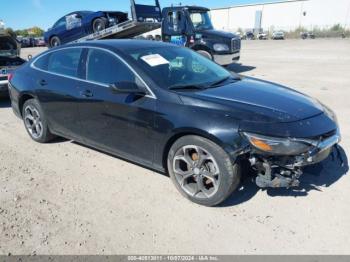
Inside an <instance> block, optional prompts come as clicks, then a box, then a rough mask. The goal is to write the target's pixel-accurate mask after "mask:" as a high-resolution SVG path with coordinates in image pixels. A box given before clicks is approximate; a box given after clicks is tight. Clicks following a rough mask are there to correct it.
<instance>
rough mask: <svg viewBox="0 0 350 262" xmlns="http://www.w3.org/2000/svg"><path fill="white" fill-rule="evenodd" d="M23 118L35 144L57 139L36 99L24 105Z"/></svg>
mask: <svg viewBox="0 0 350 262" xmlns="http://www.w3.org/2000/svg"><path fill="white" fill-rule="evenodd" d="M22 116H23V122H24V126H25V128H26V130H27V133H28V134H29V136H30V137H31V138H32V139H33V140H34V141H35V142H38V143H47V142H49V141H51V140H52V139H54V138H55V136H54V135H53V134H51V132H50V130H49V127H48V124H47V120H46V117H45V114H44V112H43V111H42V109H41V106H40V104H39V102H38V101H37V100H36V99H29V100H27V101H26V102H25V103H24V105H23V109H22Z"/></svg>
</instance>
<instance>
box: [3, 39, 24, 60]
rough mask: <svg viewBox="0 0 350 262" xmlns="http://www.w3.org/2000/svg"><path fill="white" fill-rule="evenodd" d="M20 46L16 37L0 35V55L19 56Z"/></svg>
mask: <svg viewBox="0 0 350 262" xmlns="http://www.w3.org/2000/svg"><path fill="white" fill-rule="evenodd" d="M19 53H20V47H19V44H18V42H17V40H16V39H14V38H13V37H11V36H10V35H5V34H4V35H0V57H16V56H19Z"/></svg>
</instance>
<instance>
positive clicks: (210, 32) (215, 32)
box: [198, 29, 238, 40]
mask: <svg viewBox="0 0 350 262" xmlns="http://www.w3.org/2000/svg"><path fill="white" fill-rule="evenodd" d="M198 32H199V33H201V34H202V35H203V36H206V37H208V38H211V39H215V40H217V38H218V37H219V38H228V39H232V38H235V37H237V38H238V36H237V35H235V34H233V33H229V32H225V31H220V30H215V29H210V30H200V31H198Z"/></svg>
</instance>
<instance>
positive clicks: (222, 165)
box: [167, 135, 241, 206]
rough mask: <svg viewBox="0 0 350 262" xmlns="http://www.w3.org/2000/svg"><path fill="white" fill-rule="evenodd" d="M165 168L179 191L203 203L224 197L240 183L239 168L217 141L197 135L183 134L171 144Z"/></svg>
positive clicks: (192, 199) (215, 203) (196, 201)
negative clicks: (166, 167)
mask: <svg viewBox="0 0 350 262" xmlns="http://www.w3.org/2000/svg"><path fill="white" fill-rule="evenodd" d="M167 165H168V171H169V174H170V177H171V180H172V182H173V183H174V184H175V186H176V188H177V189H178V191H179V192H180V193H181V194H182V195H183V196H184V197H186V198H187V199H189V200H191V201H192V202H194V203H197V204H200V205H204V206H215V205H218V204H220V203H221V202H223V201H224V200H226V199H227V198H228V197H229V196H230V195H231V194H232V193H233V191H235V190H236V189H237V187H238V185H239V184H240V180H241V168H240V165H239V164H232V162H231V158H230V156H229V155H228V154H227V153H226V152H225V151H224V150H223V149H222V148H221V147H220V146H219V145H217V144H215V143H214V142H212V141H211V140H208V139H206V138H203V137H199V136H193V135H191V136H184V137H181V138H180V139H178V140H177V141H176V142H175V143H174V144H173V145H172V147H171V148H170V151H169V154H168V161H167Z"/></svg>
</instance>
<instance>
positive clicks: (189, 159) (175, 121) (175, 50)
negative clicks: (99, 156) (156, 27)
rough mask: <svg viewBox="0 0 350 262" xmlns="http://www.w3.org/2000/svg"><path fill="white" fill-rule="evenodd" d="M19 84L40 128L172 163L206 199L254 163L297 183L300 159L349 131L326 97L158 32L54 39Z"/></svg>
mask: <svg viewBox="0 0 350 262" xmlns="http://www.w3.org/2000/svg"><path fill="white" fill-rule="evenodd" d="M10 95H11V100H12V107H13V110H14V112H15V113H16V114H17V116H19V117H20V118H22V119H23V121H24V126H25V128H26V130H27V131H28V134H29V135H30V137H31V138H32V139H33V140H35V141H37V142H40V143H45V142H48V141H50V140H51V139H53V138H54V137H55V136H62V137H65V138H68V139H72V140H75V141H78V142H80V143H82V144H86V145H88V146H91V147H95V148H97V149H100V150H102V151H105V152H108V153H111V154H114V155H117V156H120V157H122V158H125V159H128V160H130V161H133V162H135V163H138V164H141V165H143V166H146V167H149V168H152V169H156V170H159V171H161V172H168V173H169V174H170V177H171V179H172V181H173V182H174V184H175V186H176V187H177V189H178V190H179V191H180V192H181V193H182V194H183V195H184V196H185V197H187V198H188V199H190V200H192V201H193V202H196V203H199V204H202V205H207V206H213V205H217V204H219V203H221V202H222V201H224V200H225V199H226V198H227V197H228V196H229V195H230V194H231V193H232V192H233V191H234V190H235V189H237V187H238V185H239V183H240V179H241V176H242V175H244V174H246V170H245V169H243V168H242V167H243V166H246V164H247V163H249V164H250V165H251V166H252V167H253V169H254V170H256V183H257V184H258V186H260V187H292V186H297V185H298V178H299V176H300V175H301V173H302V171H301V169H302V167H303V166H305V165H310V164H313V163H316V162H319V161H322V160H324V159H325V158H326V157H327V156H328V155H329V154H330V152H331V150H332V148H333V146H336V145H337V143H338V142H339V140H340V136H339V129H338V125H337V120H336V116H335V115H334V113H333V112H332V111H331V110H330V109H329V108H327V107H326V106H324V105H323V104H321V103H320V102H318V101H317V100H315V99H312V98H310V97H308V96H306V95H303V94H301V93H299V92H296V91H294V90H292V89H289V88H287V87H284V86H281V85H278V84H273V83H270V82H266V81H261V80H257V79H253V78H249V77H245V78H242V77H240V76H238V75H235V74H233V73H230V72H228V71H226V70H225V69H224V68H222V67H220V66H219V65H217V64H215V63H213V62H212V61H210V60H208V59H206V58H204V57H202V56H201V55H198V54H197V53H195V52H193V51H191V50H189V49H186V48H182V47H176V46H173V45H170V44H165V43H160V42H151V41H140V40H105V41H92V42H86V43H81V44H73V45H68V46H65V47H58V48H55V49H52V50H49V51H46V52H45V53H43V54H41V55H39V56H38V57H36V58H35V59H33V60H32V62H31V63H27V64H26V65H24V66H22V67H21V68H20V69H18V70H17V71H16V72H15V74H14V75H13V76H11V81H10Z"/></svg>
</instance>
